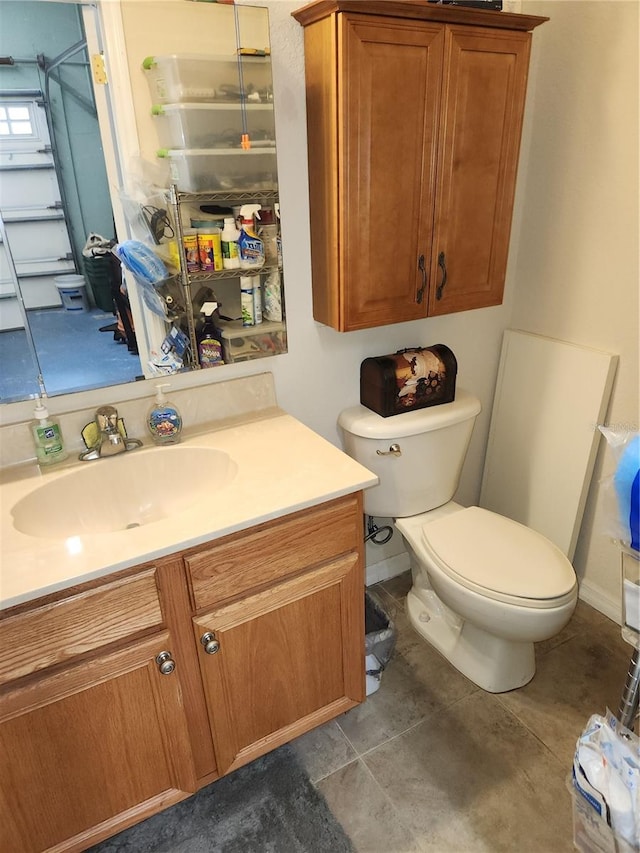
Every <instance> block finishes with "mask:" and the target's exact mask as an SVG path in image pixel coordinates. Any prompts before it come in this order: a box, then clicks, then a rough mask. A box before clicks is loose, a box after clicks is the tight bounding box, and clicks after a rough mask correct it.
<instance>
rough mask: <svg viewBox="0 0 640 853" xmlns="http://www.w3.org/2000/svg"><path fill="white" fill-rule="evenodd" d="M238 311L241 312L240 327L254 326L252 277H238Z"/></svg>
mask: <svg viewBox="0 0 640 853" xmlns="http://www.w3.org/2000/svg"><path fill="white" fill-rule="evenodd" d="M240 310H241V312H242V325H243V326H255V322H256V315H255V310H254V306H253V276H250V275H242V276H240ZM261 315H262V312H261Z"/></svg>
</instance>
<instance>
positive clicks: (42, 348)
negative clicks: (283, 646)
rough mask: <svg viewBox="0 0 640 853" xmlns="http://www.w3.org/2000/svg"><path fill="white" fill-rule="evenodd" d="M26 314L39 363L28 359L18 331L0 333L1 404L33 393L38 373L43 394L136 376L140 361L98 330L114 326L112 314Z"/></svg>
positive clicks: (50, 311) (54, 311)
mask: <svg viewBox="0 0 640 853" xmlns="http://www.w3.org/2000/svg"><path fill="white" fill-rule="evenodd" d="M28 315H29V325H30V327H31V332H32V335H33V339H34V343H35V347H36V351H37V353H38V359H39V362H40V364H39V365H37V364H35V363H34V361H33V357H32V354H31V351H30V349H29V346H28V344H27V339H26V333H25V331H24V329H18V330H14V331H9V332H0V364H1V365H2V369H1V370H0V401H1V402H3V403H10V402H13V401H14V400H25V399H27V398H28V397H29V396H33V395H36V394H38V393H39V387H38V381H37V378H38V370H40V371H41V372H42V375H43V377H44V383H45V387H46V389H47V394H48V395H49V396H53V395H55V394H67V393H72V392H74V391H83V390H87V389H89V388H102V387H105V386H108V385H117V384H119V383H122V382H133V381H134V380H135V379H136V378H137V377H138V376H140V375H141V374H142V368H141V366H140V359H139V357H138V356H137V355H135V354H134V353H132V352H129V351H128V348H127V344H126V343H119V342H116V341H115V340H114V333H113V332H101V331H100V328H101V327H106V326H110V325H112V324H114V323H115V322H116V318H115V316H114V315H113V314H110V313H107V312H105V311H101V310H100V309H98V308H92V309H91V310H90V311H66V310H65V309H64V308H50V309H40V310H32V311H29V312H28Z"/></svg>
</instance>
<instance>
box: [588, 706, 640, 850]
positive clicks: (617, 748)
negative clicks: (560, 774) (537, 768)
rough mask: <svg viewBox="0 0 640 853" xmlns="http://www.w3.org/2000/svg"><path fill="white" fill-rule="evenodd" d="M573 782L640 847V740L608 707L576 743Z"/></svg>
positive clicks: (634, 846)
mask: <svg viewBox="0 0 640 853" xmlns="http://www.w3.org/2000/svg"><path fill="white" fill-rule="evenodd" d="M573 784H574V787H575V789H576V791H577V792H578V793H579V794H580V795H581V796H583V797H584V798H585V799H586V800H587V801H588V802H589V803H590V804H591V805H592V806H593V807H594V809H595V810H596V812H598V814H599V815H600V816H601V817H602V819H603V820H606V822H607V824H608V825H609V826H610V827H611V828H612V830H613V831H614V833H615V835H617V836H618V837H619V838H622V839H624V841H626V842H627V843H628V844H630V845H631V846H632V849H634V850H637V849H638V843H639V842H638V839H639V838H640V740H639V739H638V737H637V735H634V733H633V732H631V731H629V729H626V728H624V727H623V726H622V725H621V724H620V723H619V722H618V720H617V719H616V718H615V717H614V715H613V714H612V713H611V712H610V711H609V710H607V713H606V716H604V717H602V716H600V715H599V714H594V715H593V716H592V717H591V718H590V720H589V722H588V723H587V727H586V728H585V730H584V731H583V733H582V734H581V736H580V738H579V739H578V742H577V744H576V753H575V758H574V762H573Z"/></svg>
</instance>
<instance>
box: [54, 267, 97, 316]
mask: <svg viewBox="0 0 640 853" xmlns="http://www.w3.org/2000/svg"><path fill="white" fill-rule="evenodd" d="M53 283H54V284H55V286H56V288H57V290H58V293H59V294H60V299H62V305H63V307H64V308H66V310H67V311H88V310H89V299H88V297H87V288H86V282H85V280H84V276H83V275H58V276H56V277H55V278H54V279H53Z"/></svg>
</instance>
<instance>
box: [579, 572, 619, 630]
mask: <svg viewBox="0 0 640 853" xmlns="http://www.w3.org/2000/svg"><path fill="white" fill-rule="evenodd" d="M578 597H579V598H580V600H581V601H584V602H585V603H586V604H588V605H590V606H591V607H593V608H594V610H598V611H599V612H600V613H603V614H604V615H605V616H608V617H609V619H611V620H613V621H614V622H615V623H616V624H617V625H620V624H621V622H622V604H621V602H620V599H619V598H614V597H613V596H612V595H610V594H609V593H607V592H604V590H602V589H600V587H597V586H594V585H593V584H591V583H589V581H580V586H579V592H578Z"/></svg>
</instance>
